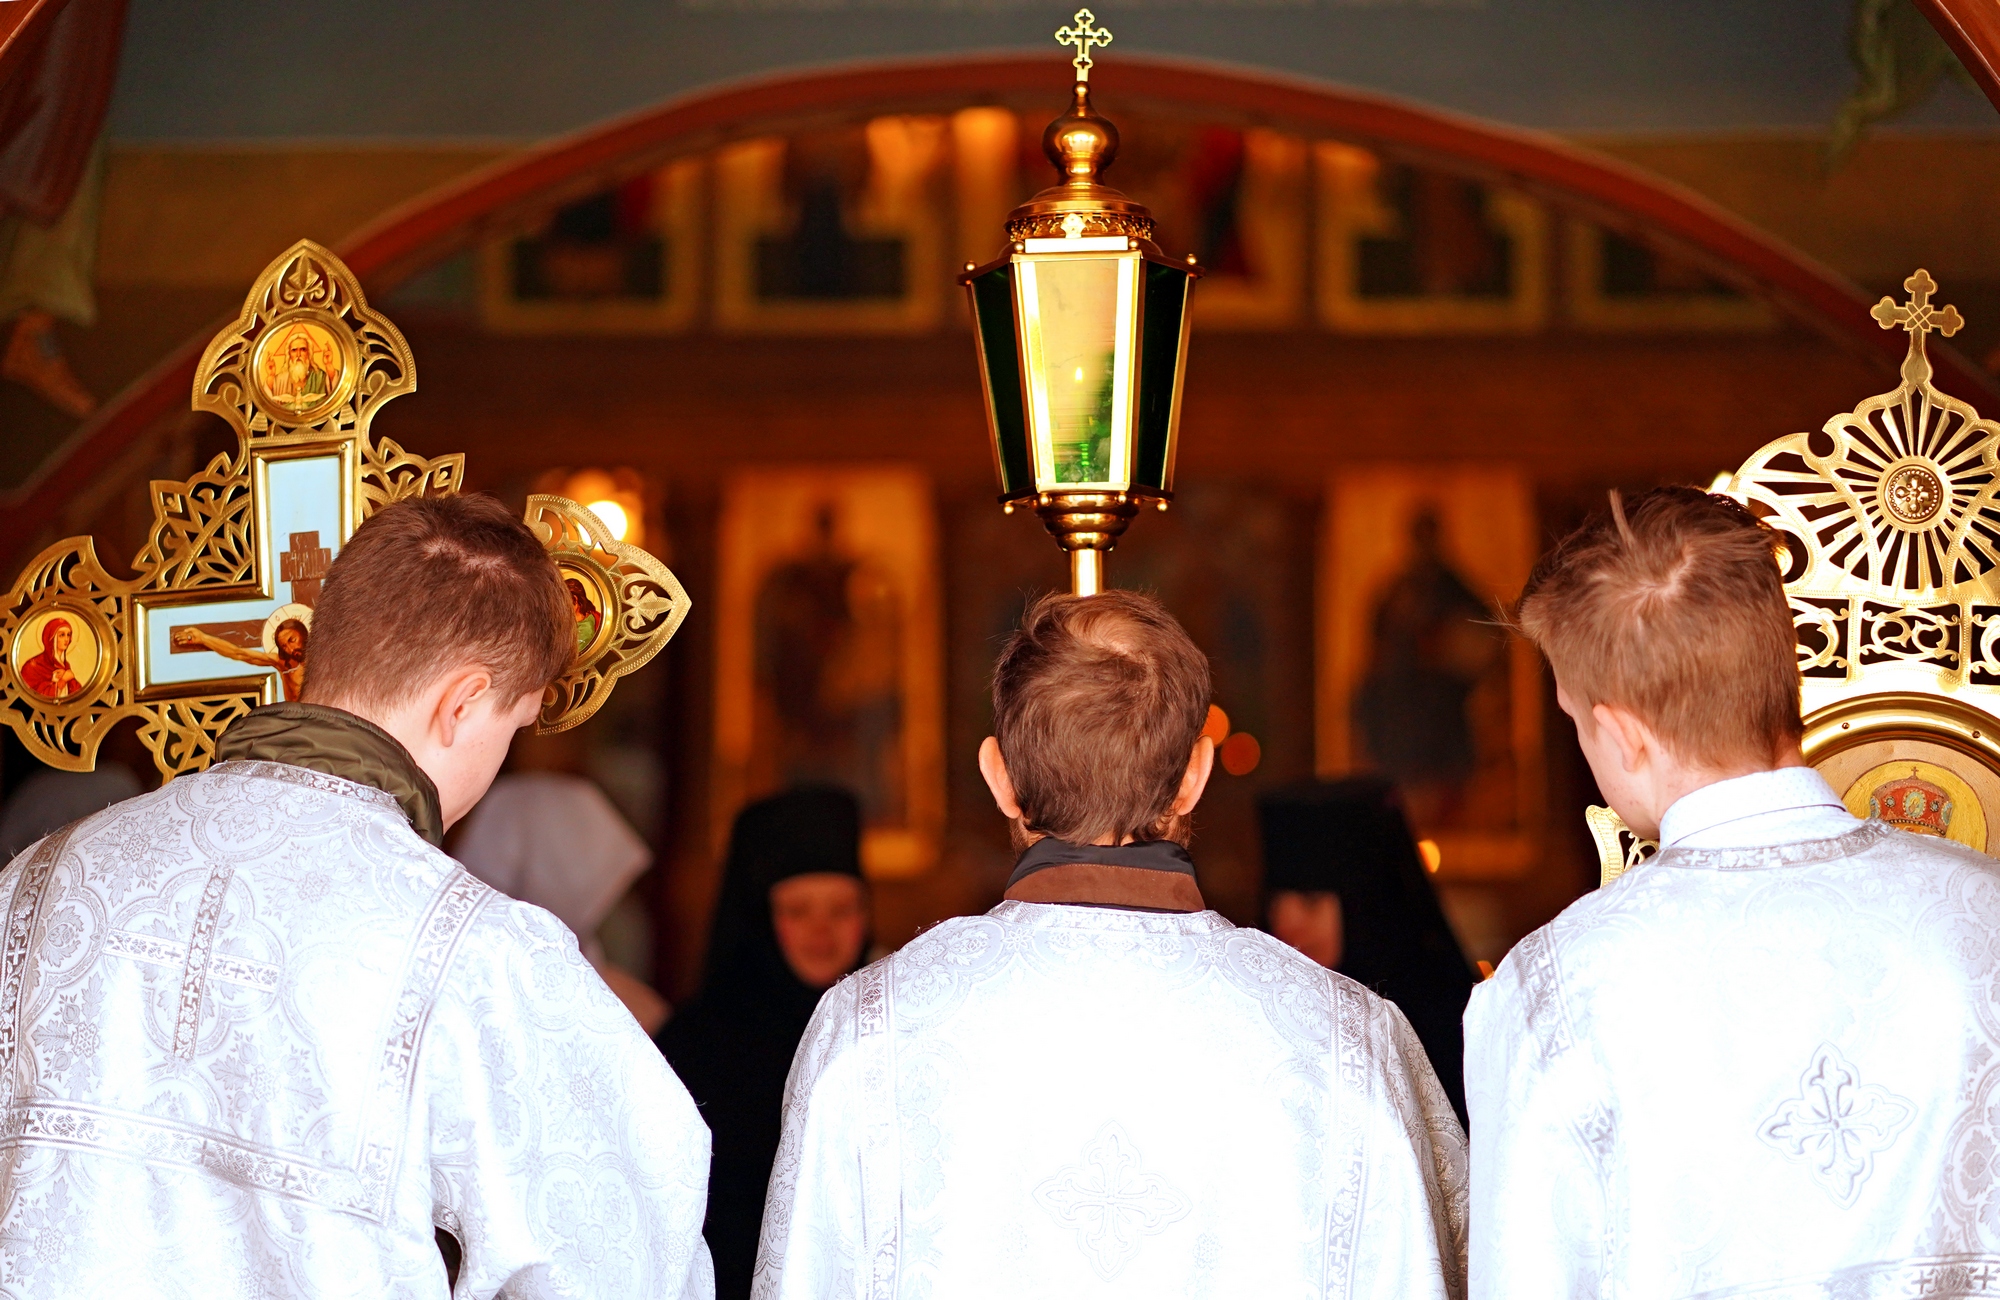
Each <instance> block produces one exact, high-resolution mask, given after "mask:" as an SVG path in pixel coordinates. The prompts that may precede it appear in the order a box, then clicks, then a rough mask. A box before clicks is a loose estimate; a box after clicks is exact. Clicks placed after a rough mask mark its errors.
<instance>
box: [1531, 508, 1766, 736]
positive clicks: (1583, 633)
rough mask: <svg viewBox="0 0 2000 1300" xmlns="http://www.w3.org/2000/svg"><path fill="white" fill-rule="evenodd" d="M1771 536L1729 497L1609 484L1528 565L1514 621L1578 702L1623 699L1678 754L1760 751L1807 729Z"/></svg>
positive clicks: (1593, 702)
mask: <svg viewBox="0 0 2000 1300" xmlns="http://www.w3.org/2000/svg"><path fill="white" fill-rule="evenodd" d="M1777 545H1778V536H1777V534H1776V533H1775V532H1773V531H1772V530H1771V529H1769V528H1766V527H1765V526H1764V525H1763V524H1761V523H1759V522H1758V521H1757V519H1756V518H1755V517H1754V516H1753V515H1751V513H1750V512H1749V511H1748V510H1746V509H1745V508H1744V507H1743V506H1741V505H1739V504H1737V503H1736V502H1735V501H1733V500H1731V499H1730V498H1728V497H1724V496H1717V495H1714V494H1711V493H1708V492H1703V491H1700V490H1699V489H1696V488H1691V487H1665V488H1656V489H1654V490H1653V491H1650V492H1647V493H1644V494H1642V495H1640V496H1636V497H1634V498H1632V500H1631V501H1630V502H1621V501H1620V500H1619V498H1618V496H1617V494H1616V493H1613V494H1612V498H1611V510H1610V511H1609V512H1608V513H1607V514H1605V515H1602V516H1599V517H1597V518H1594V519H1592V520H1590V521H1589V522H1588V523H1586V524H1584V526H1583V527H1581V528H1579V529H1577V530H1576V531H1575V532H1574V533H1571V534H1570V535H1569V536H1568V537H1566V538H1564V539H1563V540H1562V541H1561V542H1559V543H1558V544H1557V545H1556V547H1555V549H1554V550H1552V551H1550V552H1549V553H1548V554H1547V555H1545V556H1543V557H1542V560H1541V562H1540V563H1539V564H1537V565H1536V566H1535V570H1534V573H1533V574H1532V575H1531V576H1530V577H1529V579H1528V586H1527V589H1526V590H1525V591H1524V592H1523V593H1522V595H1521V601H1520V604H1519V606H1518V610H1517V613H1516V617H1515V621H1516V624H1517V626H1518V627H1519V628H1520V630H1521V631H1522V632H1524V633H1526V634H1527V635H1528V637H1530V638H1531V639H1532V640H1533V641H1534V642H1535V644H1536V645H1537V646H1539V647H1541V650H1542V653H1543V654H1545V655H1547V656H1548V659H1549V664H1550V666H1551V667H1553V668H1554V669H1555V674H1556V680H1557V681H1559V682H1560V683H1561V684H1562V686H1563V689H1564V690H1565V691H1567V692H1568V693H1569V695H1570V697H1571V699H1573V700H1575V701H1576V702H1577V703H1578V704H1581V705H1583V706H1584V707H1586V708H1587V707H1590V706H1592V705H1596V704H1601V703H1610V704H1618V705H1622V706H1624V707H1625V708H1628V709H1630V710H1632V711H1633V712H1634V713H1636V714H1638V715H1639V716H1640V717H1642V718H1644V719H1645V720H1646V722H1647V723H1648V724H1650V725H1651V726H1652V728H1653V730H1654V731H1655V732H1657V733H1658V734H1659V737H1660V739H1661V740H1662V741H1664V742H1665V743H1666V745H1667V747H1668V748H1669V749H1671V750H1672V751H1673V752H1674V754H1675V755H1676V756H1677V757H1678V758H1680V759H1681V760H1682V761H1683V762H1688V763H1694V764H1698V765H1704V766H1717V767H1719V766H1723V765H1726V764H1729V763H1733V762H1737V761H1742V760H1751V761H1758V762H1762V761H1765V760H1768V759H1769V758H1770V757H1771V756H1772V755H1773V754H1774V753H1775V752H1776V751H1777V750H1778V748H1779V747H1780V746H1781V745H1784V744H1787V743H1791V744H1796V743H1798V740H1799V737H1800V735H1801V734H1802V733H1803V731H1804V728H1803V727H1802V726H1801V724H1800V721H1799V664H1798V650H1797V641H1796V639H1795V637H1796V634H1795V633H1794V632H1793V629H1792V611H1791V606H1790V604H1789V602H1788V601H1787V600H1786V598H1785V588H1784V583H1783V581H1782V579H1781V576H1780V574H1779V572H1778V565H1777V560H1776V549H1777Z"/></svg>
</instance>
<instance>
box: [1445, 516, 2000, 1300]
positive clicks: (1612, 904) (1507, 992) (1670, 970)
mask: <svg viewBox="0 0 2000 1300" xmlns="http://www.w3.org/2000/svg"><path fill="white" fill-rule="evenodd" d="M1612 507H1613V509H1612V514H1611V516H1610V517H1609V518H1607V519H1600V520H1598V521H1595V522H1593V523H1591V524H1588V525H1586V526H1585V527H1584V528H1583V529H1582V530H1581V531H1579V532H1578V533H1576V534H1575V535H1573V536H1571V537H1570V538H1568V539H1567V540H1566V541H1564V542H1563V543H1561V544H1560V545H1559V546H1558V547H1557V548H1556V549H1555V551H1554V552H1552V553H1551V554H1550V555H1549V556H1548V557H1547V558H1545V559H1544V560H1543V561H1542V563H1541V564H1540V565H1539V566H1538V568H1537V570H1536V572H1535V574H1534V576H1533V577H1532V579H1531V580H1530V582H1529V584H1528V588H1527V591H1526V593H1525V595H1524V596H1523V598H1522V600H1521V604H1520V610H1519V615H1518V619H1519V623H1520V626H1521V627H1522V628H1523V629H1524V630H1525V631H1526V632H1527V634H1528V635H1529V636H1530V637H1532V638H1533V639H1534V640H1535V642H1536V643H1537V644H1538V645H1540V646H1541V648H1542V649H1543V651H1544V652H1545V653H1546V654H1547V656H1548V659H1549V662H1550V664H1551V666H1552V667H1553V668H1554V670H1555V678H1556V685H1557V689H1558V699H1559V701H1560V702H1561V704H1562V707H1563V708H1564V709H1565V710H1566V711H1567V712H1568V713H1569V715H1570V716H1571V717H1572V718H1574V719H1575V721H1576V730H1577V737H1578V739H1579V741H1580V742H1581V744H1582V747H1583V752H1584V756H1585V757H1586V758H1587V759H1588V760H1589V763H1590V769H1591V771H1592V773H1593V774H1594V775H1595V776H1596V778H1597V784H1598V788H1599V789H1600V790H1601V791H1602V792H1603V794H1604V797H1605V798H1606V800H1607V801H1608V802H1609V803H1610V804H1611V806H1612V808H1614V809H1615V810H1616V811H1617V812H1618V814H1619V815H1620V816H1621V817H1623V818H1624V819H1625V822H1626V824H1627V825H1628V826H1630V827H1631V828H1632V829H1633V830H1634V831H1635V832H1636V833H1637V834H1639V835H1641V836H1645V837H1648V838H1658V840H1659V841H1660V844H1661V846H1662V847H1661V850H1660V853H1659V854H1658V856H1657V857H1655V858H1653V859H1652V860H1651V861H1649V862H1647V863H1645V864H1643V865H1640V866H1637V867H1634V868H1632V869H1631V870H1629V871H1627V872H1626V873H1625V874H1624V875H1623V876H1621V877H1619V878H1618V879H1617V880H1615V881H1613V882H1612V883H1611V884H1610V885H1608V886H1606V887H1605V888H1603V889H1600V890H1598V891H1597V892H1595V893H1592V894H1589V895H1587V896H1586V897H1584V898H1583V899H1582V900H1580V901H1578V902H1577V903H1575V904H1573V905H1572V906H1571V907H1570V908H1569V909H1568V910H1567V911H1565V912H1564V913H1563V914H1562V915H1561V916H1560V917H1558V918H1557V919H1556V920H1555V921H1553V922H1551V923H1550V924H1549V925H1547V926H1545V927H1543V928H1542V929H1541V930H1539V931H1537V932H1535V933H1534V934H1532V935H1530V936H1528V937H1527V938H1526V939H1524V940H1522V941H1521V942H1520V944H1518V945H1517V946H1516V947H1515V948H1514V950H1513V951H1512V952H1511V953H1510V954H1509V955H1508V956H1507V959H1506V960H1505V961H1504V962H1502V963H1501V966H1500V969H1499V970H1498V971H1497V972H1496V973H1495V974H1494V976H1493V978H1492V979H1491V980H1489V981H1488V982H1486V983H1485V984H1483V985H1481V986H1480V987H1479V988H1478V989H1477V990H1476V991H1475V992H1474V993H1473V997H1472V1004H1471V1006H1470V1008H1469V1009H1468V1010H1467V1012H1466V1017H1465V1025H1466V1092H1467V1095H1468V1099H1469V1102H1470V1108H1471V1131H1472V1261H1471V1266H1472V1293H1473V1295H1474V1296H1475V1297H1479V1298H1482V1300H1499V1298H1500V1297H1516V1296H1518V1297H1522V1298H1523V1300H1527V1298H1529V1297H1532V1298H1533V1300H1549V1298H1550V1297H1556V1296H1563V1297H1570V1296H1604V1297H1612V1296H1615V1297H1618V1300H1656V1298H1657V1300H1668V1298H1669V1297H1693V1296H1700V1297H1709V1298H1715V1300H1719V1298H1720V1297H1725V1296H1744V1297H1749V1296H1755V1297H1758V1298H1759V1300H1808V1298H1810V1300H1833V1298H1834V1297H1853V1298H1855V1300H1864V1298H1865V1300H1873V1298H1875V1297H1889V1296H1918V1295H1922V1296H1932V1297H1955V1296H1972V1295H1982V1296H1985V1295H1995V1294H2000V1183H1996V1181H1995V1176H1996V1173H2000V1160H1997V1159H1996V1156H1997V1154H2000V1153H1996V1147H1995V1144H1996V1138H2000V1109H1996V1103H2000V1012H1996V1003H1995V1000H1994V999H1995V994H1996V989H2000V865H1996V864H1995V863H1994V862H1993V860H1992V859H1990V858H1987V857H1985V856H1983V855H1981V854H1978V853H1975V852H1973V851H1971V850H1970V849H1967V848H1964V847H1962V846H1960V845H1958V844H1955V843H1952V842H1951V841H1949V840H1945V839H1940V838H1932V837H1928V836H1919V835H1914V834H1910V833H1907V832H1904V831H1899V830H1893V829H1891V828H1890V827H1888V826H1885V825H1884V824H1882V823H1881V822H1879V821H1872V820H1871V821H1866V822H1864V821H1860V820H1857V819H1856V818H1854V817H1853V816H1851V815H1849V813H1848V811H1847V809H1846V808H1845V807H1844V806H1843V805H1842V803H1841V800H1840V798H1839V797H1838V796H1837V795H1836V794H1835V793H1834V791H1833V790H1832V789H1831V788H1830V787H1828V785H1827V783H1826V782H1825V781H1824V780H1822V779H1821V778H1820V776H1819V774H1818V773H1816V772H1814V771H1813V769H1811V768H1809V767H1807V766H1805V764H1804V760H1803V759H1802V758H1801V756H1800V752H1799V740H1800V735H1801V730H1802V729H1801V726H1800V718H1799V676H1798V669H1797V658H1796V652H1795V649H1794V640H1793V637H1794V632H1793V627H1792V614H1791V611H1790V609H1789V608H1788V605H1787V602H1786V598H1785V593H1784V591H1783V589H1782V587H1781V585H1780V580H1779V573H1778V567H1777V564H1776V562H1775V560H1774V547H1775V543H1776V539H1775V536H1774V535H1773V534H1772V533H1771V532H1770V531H1769V530H1768V529H1765V528H1764V527H1762V526H1761V525H1760V524H1758V523H1757V521H1756V520H1754V519H1753V518H1752V517H1751V516H1750V514H1749V513H1748V511H1746V510H1745V509H1743V508H1742V507H1741V506H1739V505H1738V504H1736V503H1735V502H1734V501H1731V500H1729V499H1728V498H1725V497H1719V496H1710V495H1708V494H1706V493H1702V492H1698V491H1696V490H1694V489H1692V488H1668V489H1660V490H1658V491H1654V492H1649V493H1647V494H1645V495H1644V496H1640V497H1637V498H1635V499H1633V500H1632V501H1631V502H1630V503H1629V504H1626V505H1625V506H1623V507H1622V509H1621V508H1620V505H1619V502H1618V501H1617V499H1616V498H1615V497H1614V498H1613V502H1612Z"/></svg>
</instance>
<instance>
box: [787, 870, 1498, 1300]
mask: <svg viewBox="0 0 2000 1300" xmlns="http://www.w3.org/2000/svg"><path fill="white" fill-rule="evenodd" d="M1223 1115H1227V1116H1229V1117H1230V1132H1229V1134H1228V1135H1227V1136H1226V1137H1225V1136H1223V1135H1222V1134H1220V1133H1218V1132H1217V1131H1215V1130H1214V1129H1213V1128H1212V1127H1211V1123H1212V1121H1213V1120H1214V1118H1215V1117H1217V1116H1223ZM1464 1177H1465V1143H1464V1136H1463V1134H1462V1133H1461V1131H1460V1130H1459V1127H1458V1123H1457V1120H1456V1118H1455V1117H1454V1116H1453V1115H1452V1114H1451V1111H1450V1108H1449V1106H1448V1104H1447V1103H1446V1102H1445V1100H1444V1096H1443V1092H1442V1089H1440V1088H1439V1087H1438V1085H1437V1082H1436V1080H1435V1078H1434V1077H1431V1076H1430V1073H1429V1067H1428V1064H1427V1063H1426V1062H1425V1061H1424V1059H1423V1057H1422V1054H1421V1050H1420V1049H1417V1048H1416V1047H1415V1039H1414V1037H1413V1036H1412V1035H1411V1034H1410V1032H1409V1030H1408V1028H1407V1026H1406V1025H1403V1024H1402V1022H1401V1018H1400V1016H1399V1015H1398V1014H1397V1013H1396V1012H1395V1011H1394V1009H1393V1007H1391V1006H1390V1005H1389V1004H1388V1003H1386V1002H1383V1001H1382V1000H1381V999H1379V998H1377V997H1376V996H1375V995H1374V994H1372V993H1370V992H1369V991H1368V990H1366V989H1364V988H1362V987H1360V986H1359V985H1357V984H1355V983H1353V981H1351V980H1347V979H1345V978H1343V977H1341V976H1338V975H1335V974H1333V973H1332V972H1329V971H1327V970H1324V969H1322V968H1320V967H1317V966H1315V965H1313V964H1312V963H1311V962H1309V961H1307V960H1306V959H1305V958H1303V957H1301V956H1299V954H1297V953H1295V952H1293V951H1291V950H1290V949H1288V948H1285V947H1284V946H1283V945H1282V944H1279V943H1278V942H1277V941H1276V940H1273V939H1271V938H1270V937H1269V936H1267V935H1263V934H1260V933H1257V932H1255V931H1249V930H1239V929H1237V928H1236V927H1234V926H1232V925H1230V924H1229V923H1228V922H1227V921H1225V920H1223V919H1222V918H1221V917H1219V916H1217V915H1215V914H1214V913H1212V912H1205V913H1196V914H1192V915H1163V914H1152V913H1141V912H1131V911H1120V910H1116V909H1103V908H1086V907H1067V906H1056V905H1044V904H1023V903H1012V902H1009V903H1002V904H1001V905H1000V906H999V907H997V908H995V909H994V910H993V911H992V912H990V913H988V914H987V915H985V916H983V917H967V918H960V919H956V920H952V921H947V922H945V923H943V924H941V925H939V926H937V927H935V928H934V929H932V930H929V931H927V932H925V933H924V934H923V935H921V936H919V937H918V938H917V939H916V940H914V941H913V942H912V943H911V944H910V945H909V946H907V947H906V948H904V949H903V950H902V951H901V952H899V953H897V954H895V955H894V956H892V957H889V958H886V959H884V960H883V961H880V962H877V963H876V964H875V965H873V966H870V967H869V968H867V969H866V970H864V971H862V972H860V973H859V974H857V975H854V976H851V977H849V978H848V979H847V980H845V981H843V982H842V983H841V984H839V985H837V986H836V987H835V988H834V989H833V990H831V991H830V992H828V993H827V995H826V996H825V997H824V998H822V999H821V1002H820V1006H819V1010H818V1011H817V1013H816V1014H815V1015H814V1018H813V1022H812V1024H811V1026H810V1027H809V1028H808V1029H807V1031H806V1034H805V1038H804V1040H803V1041H802V1043H801V1044H800V1048H799V1053H798V1056H797V1059H796V1061H795V1063H794V1066H793V1071H792V1077H791V1080H790V1083H789V1085H788V1088H787V1096H786V1104H785V1125H784V1133H783V1138H782V1141H781V1143H780V1146H779V1150H778V1157H777V1160H776V1163H775V1165H774V1168H773V1171H772V1178H771V1193H770V1198H769V1201H768V1203H767V1205H766V1209H765V1218H764V1235H763V1240H762V1243H761V1245H760V1248H759V1256H758V1264H757V1272H756V1280H755V1283H754V1286H753V1290H752V1294H753V1296H754V1297H756V1298H757V1300H793V1298H798V1300H804V1298H805V1297H819V1296H826V1295H853V1296H865V1297H875V1296H881V1297H885V1298H886V1297H923V1298H924V1300H953V1298H954V1297H961V1296H964V1297H970V1296H987V1295H1001V1294H1005V1295H1024V1296H1026V1295H1069V1294H1103V1295H1121V1296H1148V1297H1150V1296H1153V1295H1159V1294H1179V1293H1190V1288H1191V1287H1192V1288H1193V1292H1192V1293H1200V1292H1204V1291H1206V1292H1207V1293H1211V1294H1259V1295H1262V1294H1273V1295H1276V1294H1301V1295H1313V1296H1323V1297H1341V1298H1342V1300H1345V1298H1346V1297H1350V1296H1353V1297H1360V1296H1364V1295H1374V1294H1377V1293H1378V1292H1379V1289H1380V1284H1379V1282H1378V1279H1380V1278H1381V1277H1383V1276H1385V1275H1387V1276H1395V1277H1398V1278H1401V1279H1404V1281H1403V1282H1402V1283H1400V1284H1399V1286H1400V1290H1399V1291H1398V1294H1399V1296H1400V1295H1407V1296H1409V1297H1411V1298H1412V1300H1425V1298H1429V1300H1444V1298H1445V1297H1460V1296H1462V1295H1463V1294H1464V1292H1463V1287H1464V1246H1465V1214H1464V1207H1465V1188H1464ZM1223 1261H1227V1266H1226V1268H1225V1266H1224V1264H1223Z"/></svg>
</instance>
